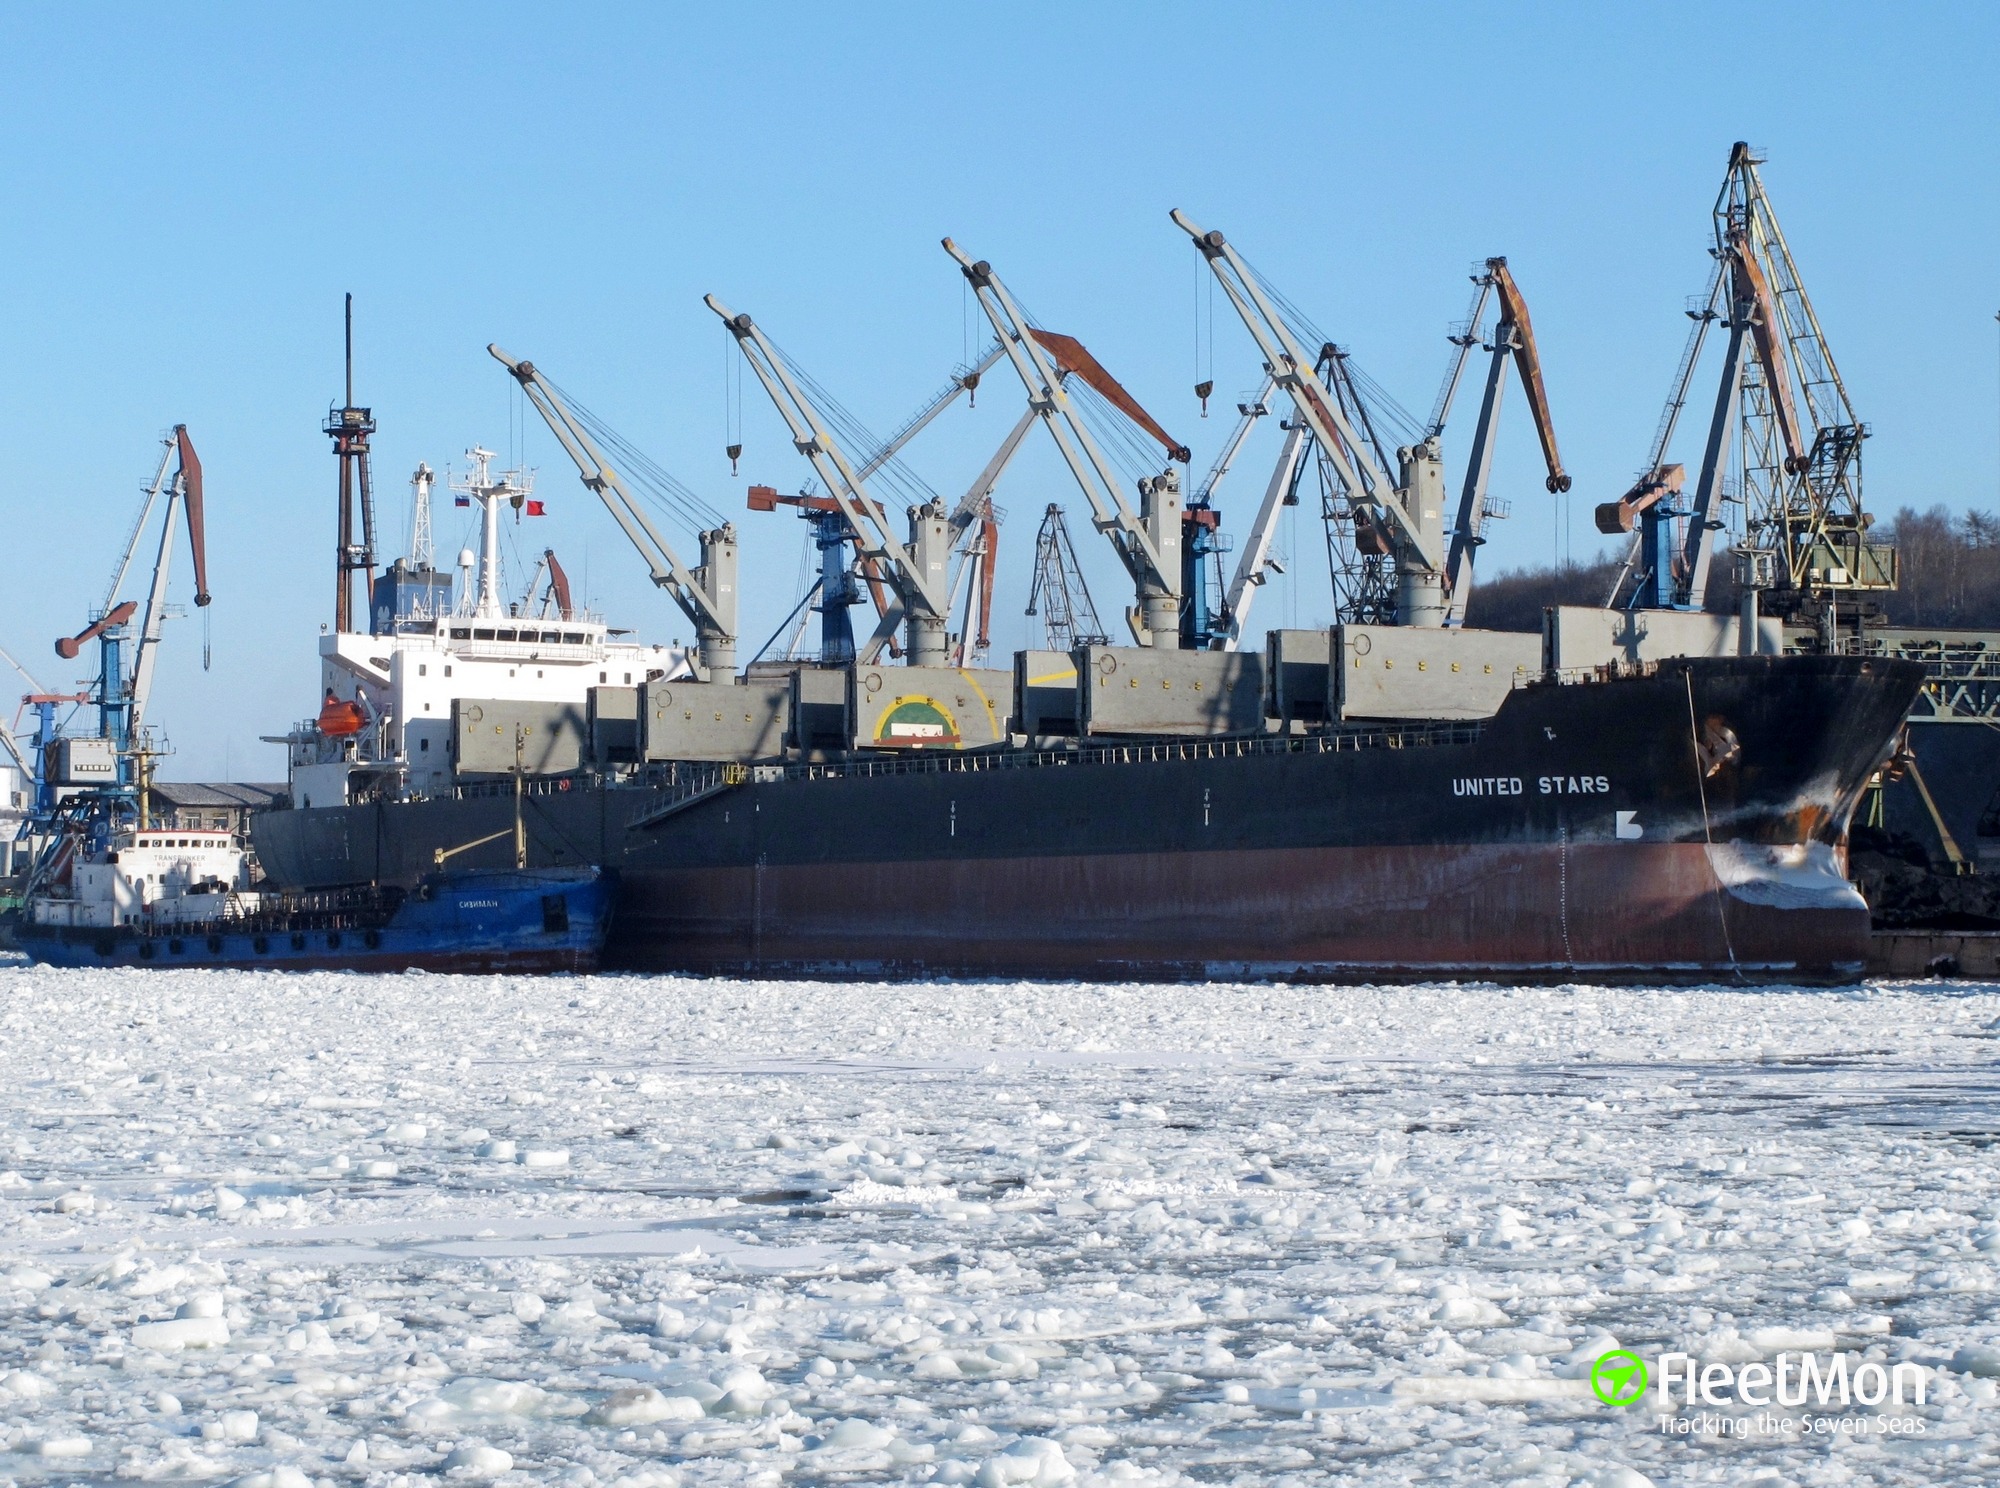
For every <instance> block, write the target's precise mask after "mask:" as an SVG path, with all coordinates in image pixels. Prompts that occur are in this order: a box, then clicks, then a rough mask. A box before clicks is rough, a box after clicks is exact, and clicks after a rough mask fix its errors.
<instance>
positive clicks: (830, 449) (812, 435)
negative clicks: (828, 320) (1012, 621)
mask: <svg viewBox="0 0 2000 1488" xmlns="http://www.w3.org/2000/svg"><path fill="white" fill-rule="evenodd" d="M703 302H704V303H705V304H706V305H707V306H708V308H709V309H711V310H713V311H714V312H715V313H716V315H717V316H718V317H720V319H721V320H722V323H723V324H724V325H725V326H727V327H728V329H729V333H730V334H731V335H732V336H734V337H735V338H736V344H737V347H738V348H739V349H740V350H741V351H742V353H743V358H744V360H745V361H747V362H749V364H750V369H751V371H753V372H755V373H756V374H757V380H758V381H759V382H760V383H762V384H763V386H764V391H765V392H766V393H767V394H769V396H770V399H771V403H772V405H773V406H774V407H775V408H776V409H777V410H778V415H779V417H780V418H782V419H783V420H784V421H785V425H786V427H787V428H788V429H789V430H790V431H791V436H792V443H793V445H794V446H796V447H797V449H798V452H799V453H800V454H802V455H804V456H805V457H806V459H807V461H808V462H810V463H811V465H812V468H813V473H814V474H815V475H817V476H818V477H819V478H820V481H821V483H822V484H824V485H825V487H826V489H827V493H828V495H830V496H831V497H832V498H833V500H834V501H836V502H838V503H839V505H840V510H841V512H842V513H843V514H844V515H845V516H846V518H847V521H848V524H849V525H850V526H851V527H852V528H853V530H854V532H855V535H856V537H857V539H858V541H859V547H860V554H861V559H862V562H863V565H864V566H866V565H867V564H868V563H869V562H870V561H871V560H872V561H873V562H874V563H875V564H877V565H878V566H879V567H880V569H881V571H882V577H883V579H885V580H886V581H887V583H888V584H889V587H890V588H891V589H893V590H894V591H895V594H896V600H897V603H896V605H894V606H892V607H891V608H890V609H889V610H888V611H887V613H885V614H884V615H883V617H882V624H881V626H879V627H878V628H877V630H878V635H879V636H882V637H886V636H887V634H888V633H889V632H890V631H891V630H893V629H894V627H895V625H896V623H898V621H900V622H901V623H902V624H903V625H904V626H905V627H906V635H905V649H906V651H907V653H908V655H909V659H910V665H912V666H942V665H944V664H945V661H946V649H947V643H946V638H945V628H946V624H947V622H948V619H949V614H950V610H949V606H950V596H949V594H948V593H947V591H946V588H945V582H944V580H945V569H946V567H947V563H948V557H947V554H948V545H947V543H946V541H945V531H946V520H945V515H944V512H943V511H942V509H941V507H940V505H939V504H938V503H934V502H926V503H925V504H924V505H922V506H919V507H913V508H912V509H911V511H910V543H909V546H908V547H905V546H904V545H903V544H902V543H901V542H899V541H897V539H896V535H895V534H894V533H893V532H891V531H890V530H889V527H888V524H887V522H886V520H885V519H884V515H883V512H882V509H881V507H880V506H879V505H878V504H877V503H876V501H875V500H874V498H873V497H871V496H870V495H869V494H868V490H867V487H866V486H865V485H864V484H863V480H862V477H861V475H860V474H859V472H858V471H857V470H856V468H855V466H854V465H853V463H852V462H851V461H850V460H849V459H848V457H847V454H846V452H845V451H844V450H842V449H841V447H840V443H839V441H838V440H836V439H835V438H834V437H833V433H832V431H831V430H830V429H829V428H828V427H827V424H826V420H825V419H824V418H823V417H822V416H821V414H820V411H819V410H818V409H817V408H816V407H814V405H813V402H812V400H811V399H810V398H809V397H807V396H806V394H805V393H804V392H803V391H802V390H801V389H800V388H799V385H798V383H797V381H796V380H795V379H794V378H793V377H792V375H791V373H790V372H789V371H787V370H786V367H785V362H784V358H783V357H782V356H780V355H779V353H778V349H777V348H776V347H775V346H773V345H772V344H771V342H770V339H769V338H768V337H766V336H765V334H764V332H763V330H762V329H761V328H760V327H759V326H758V325H757V323H756V322H755V321H753V320H752V319H751V318H750V317H749V316H748V315H739V314H737V313H736V312H735V311H733V310H731V309H730V308H729V307H728V306H727V305H724V304H723V303H722V301H720V300H718V299H717V298H716V297H715V296H714V295H706V296H704V297H703Z"/></svg>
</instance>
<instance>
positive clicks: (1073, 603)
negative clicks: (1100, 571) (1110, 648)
mask: <svg viewBox="0 0 2000 1488" xmlns="http://www.w3.org/2000/svg"><path fill="white" fill-rule="evenodd" d="M1028 613H1029V614H1030V615H1036V614H1039V615H1040V616H1041V619H1042V634H1043V636H1044V637H1045V638H1046V640H1047V642H1048V647H1049V649H1050V650H1051V651H1074V650H1075V649H1076V648H1077V647H1078V646H1103V645H1107V644H1108V643H1109V642H1110V639H1111V638H1110V637H1109V636H1107V635H1106V634H1105V633H1104V622H1103V621H1101V620H1099V619H1098V618H1097V605H1096V603H1095V602H1094V601H1093V600H1092V599H1091V597H1090V589H1089V587H1088V586H1087V585H1086V584H1085V583H1084V582H1083V569H1082V568H1081V567H1080V566H1079V565H1078V563H1077V561H1076V547H1075V545H1074V544H1073V543H1071V542H1070V538H1069V528H1068V527H1067V526H1066V525H1065V524H1064V522H1063V509H1062V508H1061V507H1060V506H1057V505H1056V504H1055V503H1054V502H1050V503H1049V508H1048V510H1047V511H1046V512H1044V513H1043V514H1042V526H1041V530H1040V531H1038V532H1037V533H1036V534H1035V577H1034V580H1033V582H1032V583H1031V584H1030V585H1029V588H1028Z"/></svg>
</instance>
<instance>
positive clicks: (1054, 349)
mask: <svg viewBox="0 0 2000 1488" xmlns="http://www.w3.org/2000/svg"><path fill="white" fill-rule="evenodd" d="M944 251H945V252H946V253H948V254H950V255H951V257H952V260H953V261H954V262H955V263H957V264H958V266H959V269H960V271H961V272H962V273H963V274H964V275H965V279H966V282H967V283H968V284H970V285H971V286H972V290H973V293H974V294H975V295H977V296H978V298H979V305H980V308H981V309H982V310H984V311H985V312H986V318H987V319H988V320H989V321H990V322H991V323H992V325H993V331H994V334H995V335H996V336H998V337H999V339H1000V345H1001V347H1002V348H1003V349H1004V350H1005V352H1006V353H1007V359H1008V360H1009V361H1010V362H1011V363H1012V364H1013V367H1014V371H1015V372H1016V373H1017V374H1018V375H1019V376H1020V379H1021V385H1022V386H1023V387H1024V388H1026V389H1027V394H1028V406H1029V408H1030V409H1032V410H1033V411H1034V412H1035V413H1036V415H1037V416H1039V417H1040V419H1041V421H1042V423H1043V424H1044V425H1045V426H1046V427H1047V428H1048V431H1049V434H1050V436H1051V437H1052V438H1053V439H1054V440H1055V442H1056V448H1057V449H1058V450H1059V451H1060V452H1061V454H1062V457H1063V462H1064V463H1065V464H1066V465H1068V466H1069V470H1070V474H1071V475H1072V476H1073V477H1074V478H1075V480H1076V483H1077V486H1078V488H1079V489H1080V490H1081V491H1082V492H1083V496H1084V499H1085V500H1086V501H1088V502H1089V503H1090V509H1091V518H1092V525H1093V526H1095V527H1096V528H1097V530H1098V531H1099V532H1101V533H1103V534H1104V535H1105V536H1106V537H1107V538H1109V539H1110V542H1111V546H1112V549H1113V551H1115V552H1116V553H1117V554H1118V559H1119V562H1120V563H1122V564H1123V565H1124V566H1125V571H1126V572H1127V573H1128V574H1129V575H1131V578H1132V584H1133V589H1134V592H1135V596H1136V603H1135V604H1134V605H1133V606H1132V607H1131V609H1129V610H1128V611H1127V612H1126V622H1127V624H1128V625H1129V626H1130V627H1131V630H1132V638H1133V640H1135V641H1136V642H1138V644H1140V645H1142V646H1159V647H1161V648H1162V649H1172V648H1175V647H1177V646H1178V645H1179V637H1180V608H1181V595H1180V588H1181V502H1180V476H1179V473H1178V472H1177V471H1175V470H1174V468H1173V466H1172V464H1171V463H1169V464H1168V466H1167V468H1166V470H1165V471H1163V472H1162V473H1161V474H1160V475H1158V476H1153V477H1148V478H1147V479H1146V480H1144V481H1141V482H1140V486H1139V498H1140V504H1139V510H1138V511H1136V512H1135V511H1134V510H1133V509H1132V507H1131V504H1130V503H1129V502H1127V501H1126V499H1125V495H1124V492H1123V491H1122V489H1121V488H1120V486H1119V482H1118V477H1117V476H1116V475H1114V474H1113V473H1112V470H1111V467H1110V465H1109V464H1108V462H1107V461H1106V460H1105V458H1104V453H1103V451H1102V450H1100V449H1099V448H1098V445H1097V441H1096V440H1095V439H1093V438H1092V437H1091V435H1090V431H1089V430H1088V429H1087V428H1085V427H1084V424H1083V421H1082V419H1081V418H1080V417H1079V416H1078V415H1077V412H1076V408H1075V406H1074V404H1073V403H1072V402H1071V399H1070V396H1069V394H1068V392H1067V391H1066V390H1065V389H1064V386H1063V382H1064V376H1063V374H1064V372H1065V371H1074V372H1075V373H1076V374H1077V375H1079V376H1081V377H1083V378H1084V380H1085V381H1086V382H1088V383H1090V384H1091V386H1093V387H1094V388H1096V389H1097V391H1098V392H1099V393H1101V394H1102V395H1104V396H1105V397H1106V398H1107V399H1109V400H1110V401H1111V402H1112V403H1113V404H1114V405H1115V406H1117V407H1118V408H1119V409H1120V410H1121V411H1122V412H1124V413H1125V414H1126V415H1127V416H1128V417H1134V419H1135V422H1138V423H1140V425H1141V427H1143V428H1145V429H1146V430H1147V432H1148V433H1150V434H1152V435H1153V436H1154V437H1155V438H1157V439H1159V440H1160V441H1161V443H1162V444H1164V445H1165V446H1166V447H1167V449H1168V450H1169V451H1170V452H1171V454H1172V457H1174V458H1182V459H1184V458H1185V453H1186V452H1185V450H1184V449H1183V448H1182V447H1181V446H1179V445H1177V444H1176V443H1175V442H1174V441H1173V440H1172V439H1170V438H1169V437H1167V435H1166V433H1165V431H1164V430H1162V429H1161V428H1160V427H1159V425H1158V424H1157V423H1155V422H1154V421H1153V420H1152V419H1151V418H1150V417H1148V416H1146V414H1145V411H1144V410H1143V409H1141V408H1139V406H1138V403H1137V402H1136V400H1134V399H1132V397H1131V395H1130V394H1128V393H1126V391H1125V389H1124V388H1123V387H1121V386H1120V385H1119V384H1118V382H1117V380H1116V379H1115V378H1113V377H1111V375H1110V374H1109V373H1108V372H1106V371H1105V370H1104V368H1103V367H1102V365H1101V364H1100V363H1099V362H1098V361H1097V359H1096V358H1095V357H1093V356H1091V355H1090V354H1089V353H1088V352H1087V351H1085V350H1084V349H1083V348H1082V346H1081V345H1080V344H1078V343H1077V342H1075V341H1074V340H1073V339H1072V338H1070V337H1067V336H1061V337H1059V336H1056V335H1055V334H1054V333H1052V332H1039V331H1037V330H1035V329H1034V328H1033V327H1031V326H1030V325H1029V324H1028V318H1027V316H1026V315H1024V314H1023V313H1022V311H1021V309H1020V307H1019V306H1018V305H1017V304H1016V303H1015V301H1014V297H1013V296H1012V295H1010V294H1009V293H1008V292H1007V287H1006V285H1004V284H1002V283H1001V282H1000V279H999V276H998V275H996V274H995V273H994V272H993V266H992V265H991V264H990V263H988V262H986V261H985V260H984V259H979V260H974V259H973V258H972V257H970V256H969V255H968V254H967V253H966V252H965V251H964V250H963V249H961V248H960V247H959V246H958V244H956V243H955V242H953V241H952V240H951V239H950V238H946V239H944ZM1065 362H1067V366H1065V365H1062V364H1063V363H1065Z"/></svg>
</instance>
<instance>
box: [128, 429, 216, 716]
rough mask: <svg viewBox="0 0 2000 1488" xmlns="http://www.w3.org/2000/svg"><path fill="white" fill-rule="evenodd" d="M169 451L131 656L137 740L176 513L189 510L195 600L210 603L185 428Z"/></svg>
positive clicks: (193, 463) (196, 467)
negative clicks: (168, 477)
mask: <svg viewBox="0 0 2000 1488" xmlns="http://www.w3.org/2000/svg"><path fill="white" fill-rule="evenodd" d="M166 444H167V448H168V449H169V451H171V452H173V453H175V454H177V455H178V456H179V464H178V466H177V467H176V468H175V470H174V478H173V483H172V484H171V485H170V486H169V487H168V488H167V511H166V516H165V518H164V519H163V520H162V521H161V523H160V545H159V548H158V550H157V552H156V553H155V556H154V559H153V582H152V585H151V586H150V587H149V588H148V590H147V591H146V603H145V607H144V615H145V619H144V622H143V623H142V624H141V626H140V629H139V643H138V645H137V646H136V647H134V648H133V653H132V685H131V689H130V697H131V700H132V712H131V720H130V723H129V724H128V727H129V728H130V729H131V731H132V733H133V734H134V735H135V736H136V735H137V734H138V732H139V729H140V727H141V726H142V725H143V724H144V723H145V720H146V704H147V702H148V701H149V700H150V699H151V698H152V695H153V671H154V668H155V667H157V666H158V664H159V659H160V637H161V634H162V631H163V627H164V625H165V623H166V618H167V580H168V578H169V576H170V575H171V573H172V570H173V548H174V512H175V508H176V507H177V506H184V507H186V508H187V524H188V543H189V546H190V547H191V548H192V549H193V557H194V585H195V594H194V602H195V604H196V605H197V606H203V605H206V604H208V603H209V601H210V598H211V596H210V594H209V592H208V552H207V540H206V533H205V531H204V523H203V511H202V487H201V460H200V458H199V457H198V456H197V455H196V454H195V452H194V441H193V440H191V439H189V438H188V431H187V425H186V424H176V425H174V431H173V433H171V434H169V435H168V436H167V439H166Z"/></svg>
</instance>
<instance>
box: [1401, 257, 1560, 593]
mask: <svg viewBox="0 0 2000 1488" xmlns="http://www.w3.org/2000/svg"><path fill="white" fill-rule="evenodd" d="M1473 283H1474V284H1476V285H1478V290H1477V293H1476V294H1475V296H1474V298H1473V302H1472V313H1471V314H1470V315H1469V316H1467V317H1466V328H1465V330H1464V332H1463V333H1462V334H1460V335H1457V336H1454V337H1453V338H1452V340H1453V342H1454V344H1456V345H1457V347H1458V354H1457V356H1455V357H1454V358H1453V359H1452V364H1451V369H1450V371H1449V372H1447V373H1446V374H1445V381H1444V387H1443V389H1442V390H1441V391H1440V392H1439V394H1438V401H1437V404H1436V406H1435V408H1433V410H1432V412H1431V419H1430V425H1429V431H1428V437H1430V438H1432V439H1438V438H1440V437H1442V435H1443V434H1444V428H1445V422H1446V420H1447V419H1449V418H1450V416H1451V405H1452V403H1453V401H1454V400H1455V399H1456V397H1457V396H1458V387H1459V382H1460V381H1461V379H1462V378H1463V377H1464V374H1465V367H1466V363H1467V362H1468V361H1469V360H1470V359H1471V353H1472V348H1473V347H1474V346H1478V345H1481V344H1482V341H1481V337H1480V322H1481V320H1482V318H1483V317H1484V316H1485V313H1486V305H1487V301H1488V299H1489V298H1497V299H1498V301H1499V306H1500V315H1499V319H1498V321H1497V322H1496V323H1495V325H1494V327H1493V334H1492V339H1491V340H1490V341H1486V342H1484V343H1483V344H1484V345H1485V347H1486V350H1487V351H1488V352H1490V353H1491V357H1492V359H1491V360H1490V361H1489V362H1488V363H1487V367H1486V386H1485V391H1484V392H1483V394H1482V395H1481V397H1480V402H1479V417H1478V420H1477V422H1476V423H1474V425H1473V429H1472V444H1471V447H1470V451H1469V453H1468V454H1467V456H1466V463H1465V481H1464V484H1463V486H1462V487H1461V488H1460V490H1459V497H1458V513H1457V516H1456V517H1455V519H1454V520H1453V522H1452V528H1451V547H1450V549H1449V551H1448V552H1447V554H1446V556H1445V624H1447V625H1454V626H1456V625H1463V624H1464V623H1465V611H1466V607H1467V605H1468V604H1469V603H1470V602H1471V599H1472V581H1473V572H1474V562H1475V559H1476V557H1477V555H1478V552H1479V549H1480V547H1481V546H1482V545H1483V544H1484V543H1485V541H1486V537H1485V528H1486V519H1487V513H1488V506H1487V485H1488V482H1489V481H1490V479H1491V477H1492V474H1493V445H1494V439H1495V435H1496V434H1497V433H1498V430H1499V424H1500V405H1501V402H1502V399H1503V395H1504V394H1505V393H1506V391H1507V368H1508V365H1509V364H1510V363H1511V364H1512V365H1513V366H1514V367H1515V369H1516V370H1517V371H1518V372H1519V373H1520V378H1521V391H1522V393H1523V395H1524V396H1525V397H1526V398H1527V400H1528V411H1529V413H1530V414H1531V415H1532V416H1533V418H1534V420H1535V435H1536V437H1537V438H1538V439H1539V440H1540V441H1541V446H1542V460H1543V462H1544V463H1545V464H1546V465H1547V466H1548V472H1549V473H1548V477H1547V479H1546V480H1545V481H1544V485H1545V486H1546V487H1547V489H1548V492H1549V494H1550V495H1552V496H1553V495H1556V494H1558V493H1560V492H1563V491H1567V490H1568V489H1569V488H1570V484H1571V482H1570V477H1569V475H1568V473H1567V472H1566V471H1564V469H1563V463H1562V455H1561V453H1560V452H1559V451H1558V450H1557V448H1556V428H1555V421H1554V419H1553V418H1552V417H1551V416H1550V414H1549V395H1548V389H1547V387H1546V386H1545V385H1544V384H1543V381H1542V358H1541V352H1540V350H1539V349H1538V348H1537V347H1536V345H1535V331H1534V326H1533V324H1532V323H1531V322H1530V321H1529V319H1528V302H1527V300H1526V299H1525V298H1524V297H1523V296H1522V294H1521V287H1520V285H1518V284H1517V283H1515V281H1514V276H1513V274H1512V273H1511V272H1509V270H1508V268H1507V260H1506V259H1504V258H1489V259H1487V260H1486V266H1485V269H1484V271H1483V272H1481V273H1479V274H1477V275H1475V276H1474V278H1473Z"/></svg>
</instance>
